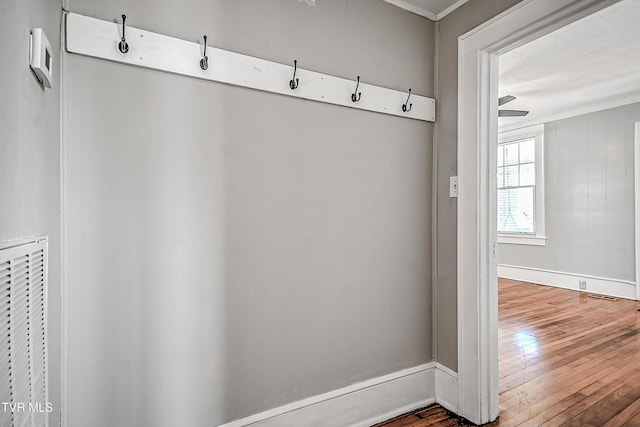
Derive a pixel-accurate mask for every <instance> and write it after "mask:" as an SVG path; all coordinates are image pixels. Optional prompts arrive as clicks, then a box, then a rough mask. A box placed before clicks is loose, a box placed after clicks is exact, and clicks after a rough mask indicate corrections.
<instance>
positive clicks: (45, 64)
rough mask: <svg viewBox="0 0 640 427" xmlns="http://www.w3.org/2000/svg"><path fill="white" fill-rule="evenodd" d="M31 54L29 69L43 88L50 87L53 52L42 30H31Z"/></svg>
mask: <svg viewBox="0 0 640 427" xmlns="http://www.w3.org/2000/svg"><path fill="white" fill-rule="evenodd" d="M30 48H31V52H30V63H29V65H30V66H31V69H32V70H33V72H34V73H36V76H38V79H39V80H40V82H41V83H42V86H44V87H49V88H50V87H51V83H52V82H53V70H52V68H53V51H52V50H51V44H50V43H49V40H48V39H47V36H46V35H45V34H44V31H42V28H34V29H33V30H31V47H30Z"/></svg>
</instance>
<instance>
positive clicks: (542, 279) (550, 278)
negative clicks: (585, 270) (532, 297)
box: [498, 264, 636, 300]
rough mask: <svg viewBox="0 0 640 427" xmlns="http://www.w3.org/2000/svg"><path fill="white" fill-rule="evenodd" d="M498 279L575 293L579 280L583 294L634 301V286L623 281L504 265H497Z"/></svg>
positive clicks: (632, 283)
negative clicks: (585, 283) (568, 290)
mask: <svg viewBox="0 0 640 427" xmlns="http://www.w3.org/2000/svg"><path fill="white" fill-rule="evenodd" d="M498 277H503V278H505V279H513V280H521V281H523V282H530V283H536V284H540V285H547V286H555V287H557V288H563V289H571V290H575V291H580V290H581V289H580V284H579V283H580V280H585V281H586V282H587V289H586V290H584V292H589V293H593V294H600V295H608V296H612V297H618V298H626V299H632V300H635V299H636V284H635V283H634V282H629V281H625V280H617V279H607V278H604V277H595V276H589V275H580V274H574V273H563V272H559V271H552V270H543V269H539V268H530V267H518V266H514V265H504V264H499V265H498Z"/></svg>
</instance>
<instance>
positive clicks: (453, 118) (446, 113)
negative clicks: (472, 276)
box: [434, 0, 519, 370]
mask: <svg viewBox="0 0 640 427" xmlns="http://www.w3.org/2000/svg"><path fill="white" fill-rule="evenodd" d="M518 2H519V0H470V1H469V2H467V3H465V4H464V5H463V6H462V7H460V8H459V9H457V10H456V11H454V12H453V13H451V14H449V15H447V16H446V17H445V18H444V19H442V20H441V21H440V22H438V23H437V24H436V44H437V52H438V58H437V83H436V87H437V89H436V91H437V95H436V98H437V99H438V120H437V122H436V129H435V144H436V150H435V152H436V163H437V171H436V183H437V184H436V191H435V199H436V206H437V208H436V218H435V221H436V223H435V228H436V236H435V239H436V242H435V247H436V261H435V266H434V269H435V273H436V280H435V284H434V286H435V293H434V299H435V306H436V307H437V308H438V309H437V310H436V313H435V319H434V321H435V337H434V343H435V349H436V359H437V360H438V361H439V362H440V363H442V364H444V365H445V366H447V367H449V368H451V369H453V370H456V369H457V366H458V349H457V347H458V344H457V340H458V337H457V327H458V326H457V292H456V280H457V275H456V269H457V263H456V238H457V230H456V209H457V204H456V199H452V198H449V177H450V176H453V175H457V155H458V154H457V143H458V141H457V132H458V130H457V126H458V121H457V117H458V89H457V88H458V37H459V36H461V35H462V34H464V33H466V32H468V31H469V30H472V29H473V28H475V27H477V26H478V25H480V24H482V23H483V22H485V21H488V20H489V19H491V18H492V17H494V16H496V15H498V14H499V13H500V12H503V11H504V10H506V9H508V8H509V7H511V6H513V5H514V4H516V3H518Z"/></svg>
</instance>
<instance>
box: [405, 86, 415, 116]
mask: <svg viewBox="0 0 640 427" xmlns="http://www.w3.org/2000/svg"><path fill="white" fill-rule="evenodd" d="M409 98H411V89H409V96H407V101H406V102H405V103H404V104H402V111H404V112H405V113H406V112H408V111H411V107H412V106H413V104H409ZM407 104H409V108H407Z"/></svg>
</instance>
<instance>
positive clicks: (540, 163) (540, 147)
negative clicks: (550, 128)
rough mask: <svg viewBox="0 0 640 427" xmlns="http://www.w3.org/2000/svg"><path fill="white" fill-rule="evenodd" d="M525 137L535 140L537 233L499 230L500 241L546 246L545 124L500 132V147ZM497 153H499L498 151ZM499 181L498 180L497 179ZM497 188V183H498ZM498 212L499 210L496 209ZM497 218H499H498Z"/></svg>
mask: <svg viewBox="0 0 640 427" xmlns="http://www.w3.org/2000/svg"><path fill="white" fill-rule="evenodd" d="M524 139H534V140H535V172H536V182H535V189H536V190H535V206H536V208H535V209H536V213H535V215H536V221H535V234H534V233H531V234H530V233H522V234H518V233H500V232H499V231H498V232H497V241H498V243H506V244H515V245H533V246H545V245H546V240H547V237H546V233H545V206H544V202H545V197H544V187H545V185H544V125H542V124H540V125H534V126H527V127H524V128H520V129H515V130H510V131H505V132H501V133H499V134H498V144H497V147H500V146H501V145H503V144H509V143H514V142H518V141H522V140H524ZM495 155H496V156H497V155H498V153H497V151H496V153H495ZM496 176H497V170H496ZM496 183H497V181H496ZM496 189H497V185H496ZM496 209H497V208H496ZM496 212H497V211H496ZM496 220H497V218H496Z"/></svg>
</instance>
